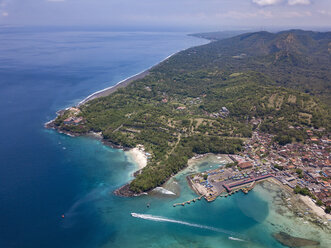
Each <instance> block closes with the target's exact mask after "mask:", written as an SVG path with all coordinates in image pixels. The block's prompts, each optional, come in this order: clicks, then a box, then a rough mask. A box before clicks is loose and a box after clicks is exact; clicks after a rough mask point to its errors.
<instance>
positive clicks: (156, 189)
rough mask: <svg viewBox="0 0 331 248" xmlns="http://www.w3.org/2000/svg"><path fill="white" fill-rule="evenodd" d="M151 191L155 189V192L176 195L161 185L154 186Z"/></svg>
mask: <svg viewBox="0 0 331 248" xmlns="http://www.w3.org/2000/svg"><path fill="white" fill-rule="evenodd" d="M153 191H156V192H158V193H161V194H164V195H176V194H175V193H174V192H172V191H170V190H167V189H165V188H163V187H156V188H155V189H153Z"/></svg>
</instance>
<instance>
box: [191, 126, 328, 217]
mask: <svg viewBox="0 0 331 248" xmlns="http://www.w3.org/2000/svg"><path fill="white" fill-rule="evenodd" d="M317 132H319V130H310V129H309V130H307V134H308V136H309V139H307V140H306V141H305V143H292V144H286V145H284V146H282V145H279V144H278V143H276V142H274V141H273V136H272V135H270V134H266V133H262V132H260V131H256V132H254V133H253V136H252V138H250V139H248V140H247V141H246V142H245V147H244V149H243V151H242V152H241V153H240V154H239V155H228V156H229V157H230V158H231V160H232V161H233V163H231V164H228V165H226V166H221V167H220V168H218V169H215V170H211V171H206V172H203V173H197V174H194V175H190V176H188V178H187V179H188V181H189V184H190V185H191V187H192V188H193V189H194V191H195V192H196V193H197V194H198V195H201V196H203V197H204V198H205V199H206V200H207V201H213V200H215V199H216V198H217V197H218V196H220V197H227V196H229V195H231V194H233V193H236V192H238V191H239V190H242V191H243V192H244V193H247V192H248V191H249V190H251V189H252V188H253V187H254V186H255V184H256V183H258V182H261V181H263V180H267V179H270V178H273V179H274V180H277V181H278V183H281V184H282V185H284V186H286V187H289V188H292V189H293V191H294V192H295V193H301V194H304V195H308V196H310V197H311V198H312V200H313V201H314V202H315V203H316V204H317V205H319V206H321V207H322V208H323V209H324V210H326V212H328V211H329V210H330V206H331V186H330V182H331V164H330V151H331V140H330V139H328V137H320V138H319V137H318V136H316V135H315V134H316V133H317Z"/></svg>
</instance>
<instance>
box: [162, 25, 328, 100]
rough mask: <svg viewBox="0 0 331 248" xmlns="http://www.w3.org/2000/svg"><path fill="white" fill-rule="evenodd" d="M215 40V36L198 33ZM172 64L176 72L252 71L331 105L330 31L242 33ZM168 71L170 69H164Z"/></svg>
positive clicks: (191, 51) (184, 55)
mask: <svg viewBox="0 0 331 248" xmlns="http://www.w3.org/2000/svg"><path fill="white" fill-rule="evenodd" d="M197 36H199V37H206V38H209V39H213V37H214V36H215V38H216V39H217V37H218V36H217V33H215V34H214V36H213V33H208V34H206V35H205V36H204V34H198V35H197ZM171 62H174V64H178V63H180V64H181V65H182V66H181V67H180V69H179V70H183V69H187V70H192V69H196V68H211V67H214V68H217V69H219V70H224V71H247V70H254V71H258V72H261V73H265V74H267V75H268V76H270V78H271V79H273V80H274V81H275V82H276V83H277V85H280V86H285V87H290V88H294V89H299V90H302V91H304V92H306V93H309V94H311V95H317V96H319V97H321V98H322V99H323V100H324V101H326V102H327V103H328V104H331V83H330V82H331V32H324V33H320V32H312V31H302V30H290V31H284V32H279V33H276V34H274V33H269V32H257V33H248V34H242V35H239V36H236V37H232V38H229V39H222V40H220V41H216V42H212V43H211V44H208V45H205V46H200V47H196V48H192V49H188V50H186V51H183V52H182V53H181V54H180V55H179V56H176V57H174V58H173V60H172V61H171ZM167 68H169V67H168V66H167Z"/></svg>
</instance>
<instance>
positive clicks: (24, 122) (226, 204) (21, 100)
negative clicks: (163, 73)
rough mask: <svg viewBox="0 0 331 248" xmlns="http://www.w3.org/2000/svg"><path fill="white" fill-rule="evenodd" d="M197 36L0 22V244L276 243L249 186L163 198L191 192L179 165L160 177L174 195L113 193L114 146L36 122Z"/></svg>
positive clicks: (128, 167)
mask: <svg viewBox="0 0 331 248" xmlns="http://www.w3.org/2000/svg"><path fill="white" fill-rule="evenodd" d="M207 42H208V41H206V40H203V39H198V38H194V37H190V36H187V35H185V34H184V33H172V32H168V33H164V32H163V33H155V32H111V31H86V30H85V31H79V30H76V31H70V30H65V31H61V30H59V29H57V30H52V29H49V30H47V29H44V30H43V31H42V32H41V31H37V30H34V29H24V28H23V29H13V30H12V29H0V109H1V114H0V118H1V119H0V247H4V248H11V247H15V248H16V247H19V248H28V247H29V248H30V247H31V248H36V247H48V248H53V247H64V248H65V247H79V248H85V247H88V248H94V247H121V248H122V247H282V246H281V245H279V244H278V243H277V242H276V241H275V240H274V239H273V238H272V237H271V230H270V225H268V224H266V221H265V220H266V218H267V216H268V214H269V203H268V202H267V201H266V200H263V198H262V197H261V196H260V195H259V194H258V193H256V192H255V191H252V192H251V193H250V194H249V195H247V196H244V195H242V194H239V193H238V194H236V195H234V196H233V197H231V198H227V199H220V200H217V201H215V202H213V203H207V202H205V201H204V200H202V201H200V202H197V203H195V204H191V205H190V206H186V207H176V208H173V207H172V204H173V203H175V202H183V201H185V200H190V199H192V198H194V197H195V195H194V193H193V192H192V191H191V190H190V189H189V188H188V186H187V185H186V180H185V176H186V175H187V173H188V171H184V172H182V173H180V174H179V175H178V176H177V177H176V178H175V179H174V180H172V181H171V182H169V183H172V184H173V186H176V188H177V191H176V192H177V195H176V196H166V195H162V194H155V195H153V196H142V197H136V198H121V197H117V196H114V195H113V194H112V192H113V190H114V189H116V188H118V187H119V186H121V185H123V184H125V183H127V182H128V181H129V180H130V179H132V173H133V172H134V171H135V170H136V169H137V166H136V165H135V164H134V163H133V162H132V161H131V160H130V158H129V157H128V156H127V155H126V154H125V153H124V152H123V151H121V150H116V149H112V148H109V147H107V146H104V145H103V144H102V143H101V142H100V141H98V140H95V139H92V138H87V137H76V138H72V137H69V136H66V135H64V134H59V133H57V132H55V131H53V130H47V129H45V128H44V126H43V125H44V123H45V122H47V121H49V120H51V119H53V118H54V117H55V112H56V111H57V110H59V109H63V108H65V107H68V106H72V105H74V104H76V103H78V102H79V101H81V100H82V99H84V98H85V97H86V96H88V95H90V94H91V93H93V92H95V91H97V90H100V89H103V88H105V87H108V86H111V85H114V84H116V83H117V82H118V81H120V80H123V79H124V78H127V77H128V76H131V75H133V74H136V73H138V72H140V71H142V70H144V69H146V68H148V67H150V66H152V65H154V64H156V63H158V62H159V61H161V60H162V59H164V58H165V57H167V56H168V55H170V54H172V53H174V52H176V51H178V50H181V49H185V48H188V47H191V46H196V45H200V44H205V43H207ZM210 166H213V165H212V164H210V163H204V164H202V165H201V166H200V167H198V168H197V170H203V169H206V168H209V167H210ZM214 166H215V165H214ZM179 191H180V193H179ZM147 204H150V206H151V207H150V208H147V207H146V205H147ZM131 213H137V214H142V215H138V216H137V217H139V218H134V217H132V216H131ZM62 214H64V215H65V218H62V217H61V215H62ZM230 237H232V238H230ZM238 239H240V240H238ZM242 240H245V241H242Z"/></svg>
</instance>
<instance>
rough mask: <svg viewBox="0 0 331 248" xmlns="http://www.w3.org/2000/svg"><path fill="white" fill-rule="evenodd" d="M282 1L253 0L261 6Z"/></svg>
mask: <svg viewBox="0 0 331 248" xmlns="http://www.w3.org/2000/svg"><path fill="white" fill-rule="evenodd" d="M280 2H282V0H253V3H256V4H257V5H260V6H268V5H275V4H277V3H280Z"/></svg>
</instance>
